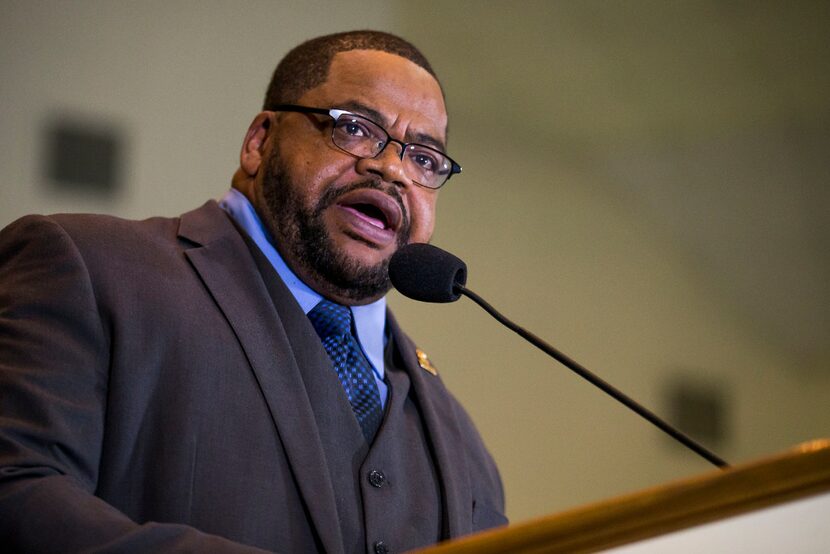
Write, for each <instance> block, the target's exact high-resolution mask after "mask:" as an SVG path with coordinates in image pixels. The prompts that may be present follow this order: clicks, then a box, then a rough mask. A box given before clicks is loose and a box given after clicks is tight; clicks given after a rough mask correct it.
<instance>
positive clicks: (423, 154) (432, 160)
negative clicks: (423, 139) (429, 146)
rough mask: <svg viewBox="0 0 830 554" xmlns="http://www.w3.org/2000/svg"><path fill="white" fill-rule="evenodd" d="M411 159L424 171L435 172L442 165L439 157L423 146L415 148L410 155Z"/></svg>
mask: <svg viewBox="0 0 830 554" xmlns="http://www.w3.org/2000/svg"><path fill="white" fill-rule="evenodd" d="M408 157H409V159H410V160H412V162H413V163H414V164H415V165H416V166H418V168H420V169H421V170H422V171H424V172H433V171H436V170H437V169H438V166H439V165H440V163H439V161H438V157H437V156H436V155H435V154H433V153H432V152H430V151H429V150H425V149H422V148H417V147H415V148H413V149H412V150H411V151H410V152H409V155H408Z"/></svg>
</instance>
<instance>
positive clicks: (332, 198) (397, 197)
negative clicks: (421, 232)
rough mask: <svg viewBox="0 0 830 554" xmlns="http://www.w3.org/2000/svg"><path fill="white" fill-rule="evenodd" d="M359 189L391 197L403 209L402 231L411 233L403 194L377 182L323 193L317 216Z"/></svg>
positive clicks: (361, 182)
mask: <svg viewBox="0 0 830 554" xmlns="http://www.w3.org/2000/svg"><path fill="white" fill-rule="evenodd" d="M358 189H372V190H377V191H380V192H382V193H384V194H385V195H387V196H388V197H390V198H391V199H392V200H394V201H395V203H396V204H397V205H398V207H399V208H400V209H401V214H402V221H401V229H402V230H403V231H404V232H406V233H408V231H409V212H408V211H407V210H406V206H404V203H403V197H402V196H401V193H400V192H398V189H397V187H395V186H394V185H387V186H384V185H383V184H382V183H379V182H377V181H372V180H367V181H359V182H357V183H351V184H349V185H344V186H342V187H340V188H336V189H334V188H333V189H329V190H327V191H326V192H325V193H323V196H322V197H321V198H320V200H319V201H318V202H317V207H316V209H315V210H314V211H315V213H316V214H317V215H319V214H320V213H322V212H323V210H325V209H326V208H329V207H331V206H333V205H334V204H336V203H337V201H338V200H339V199H340V197H341V196H343V195H344V194H348V193H350V192H352V191H354V190H358Z"/></svg>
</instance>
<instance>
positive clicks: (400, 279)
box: [389, 243, 467, 303]
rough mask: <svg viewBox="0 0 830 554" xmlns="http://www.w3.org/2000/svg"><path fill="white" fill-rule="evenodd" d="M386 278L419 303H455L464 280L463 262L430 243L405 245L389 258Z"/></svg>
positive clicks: (464, 265)
mask: <svg viewBox="0 0 830 554" xmlns="http://www.w3.org/2000/svg"><path fill="white" fill-rule="evenodd" d="M389 279H390V280H391V281H392V285H394V287H395V288H396V289H398V291H399V292H400V293H401V294H403V295H404V296H408V297H409V298H412V299H413V300H420V301H421V302H442V303H443V302H455V301H456V300H458V299H459V298H461V293H460V291H459V290H458V289H457V288H456V286H457V285H462V286H463V285H464V284H466V283H467V264H465V263H464V262H462V261H461V260H460V259H458V258H456V257H455V256H453V255H452V254H450V253H449V252H447V251H446V250H441V249H440V248H438V247H437V246H432V245H431V244H422V243H412V244H407V245H406V246H404V247H403V248H401V249H400V250H398V251H397V252H395V254H394V255H393V256H392V259H391V260H390V261H389Z"/></svg>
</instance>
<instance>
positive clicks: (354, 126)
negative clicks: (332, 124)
mask: <svg viewBox="0 0 830 554" xmlns="http://www.w3.org/2000/svg"><path fill="white" fill-rule="evenodd" d="M337 131H338V132H340V133H343V134H344V135H347V136H350V137H355V138H361V137H368V136H370V135H371V133H370V132H369V130H368V129H367V128H366V125H365V124H363V123H362V122H360V121H358V120H357V119H345V120H344V119H338V120H337Z"/></svg>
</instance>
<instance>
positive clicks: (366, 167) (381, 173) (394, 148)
mask: <svg viewBox="0 0 830 554" xmlns="http://www.w3.org/2000/svg"><path fill="white" fill-rule="evenodd" d="M401 148H402V147H401V146H400V145H399V144H397V143H395V142H393V141H389V142H388V143H387V144H386V146H385V147H384V149H383V150H381V152H380V154H378V155H377V156H375V157H374V158H361V159H359V160H357V164H356V166H355V168H356V170H357V172H358V173H360V174H361V175H376V176H378V177H380V178H381V179H383V180H384V181H386V182H387V183H392V184H394V185H396V186H398V187H408V186H411V185H412V180H411V179H410V178H409V177H407V175H406V170H405V169H404V166H403V160H401V156H400V153H399V152H400V151H401Z"/></svg>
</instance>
